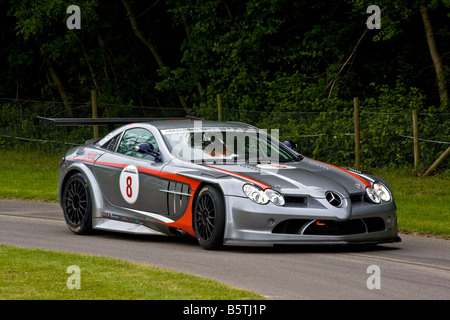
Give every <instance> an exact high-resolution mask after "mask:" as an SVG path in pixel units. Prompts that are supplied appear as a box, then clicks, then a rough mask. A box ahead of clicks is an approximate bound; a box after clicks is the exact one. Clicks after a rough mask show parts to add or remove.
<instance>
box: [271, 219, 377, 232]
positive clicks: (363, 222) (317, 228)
mask: <svg viewBox="0 0 450 320" xmlns="http://www.w3.org/2000/svg"><path fill="white" fill-rule="evenodd" d="M384 230H386V226H385V223H384V220H383V219H382V218H379V217H374V218H363V219H352V220H346V221H334V220H307V219H289V220H285V221H282V222H280V223H278V224H277V225H276V226H275V227H274V228H273V230H272V233H281V234H300V235H321V236H344V235H351V234H361V233H371V232H379V231H384Z"/></svg>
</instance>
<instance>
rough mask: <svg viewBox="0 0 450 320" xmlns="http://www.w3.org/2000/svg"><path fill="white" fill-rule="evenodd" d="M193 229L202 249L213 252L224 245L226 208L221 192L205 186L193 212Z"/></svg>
mask: <svg viewBox="0 0 450 320" xmlns="http://www.w3.org/2000/svg"><path fill="white" fill-rule="evenodd" d="M192 220H193V221H192V222H193V228H194V232H195V234H196V236H197V240H198V242H199V244H200V245H201V246H202V248H204V249H207V250H211V249H217V248H220V247H221V246H222V244H223V234H224V230H225V207H224V201H223V196H222V194H221V192H220V191H219V190H218V189H217V188H216V187H213V186H205V187H204V188H202V189H201V190H200V192H199V194H198V196H197V199H196V201H195V206H194V212H193V218H192Z"/></svg>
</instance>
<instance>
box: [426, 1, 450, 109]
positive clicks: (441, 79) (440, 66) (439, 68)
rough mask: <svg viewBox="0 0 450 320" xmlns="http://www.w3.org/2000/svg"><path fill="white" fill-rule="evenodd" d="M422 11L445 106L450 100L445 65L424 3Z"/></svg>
mask: <svg viewBox="0 0 450 320" xmlns="http://www.w3.org/2000/svg"><path fill="white" fill-rule="evenodd" d="M420 13H421V15H422V21H423V26H424V29H425V35H426V38H427V43H428V49H429V50H430V55H431V59H432V60H433V64H434V69H435V71H436V79H437V83H438V88H439V98H440V100H441V106H445V105H447V104H448V102H449V97H448V91H447V87H446V83H445V79H444V67H443V64H442V57H441V56H440V55H439V52H438V49H437V45H436V40H435V38H434V33H433V27H432V25H431V21H430V17H429V15H428V11H427V8H426V7H425V5H424V4H423V3H422V4H421V5H420Z"/></svg>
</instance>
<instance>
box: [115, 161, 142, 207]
mask: <svg viewBox="0 0 450 320" xmlns="http://www.w3.org/2000/svg"><path fill="white" fill-rule="evenodd" d="M119 186H120V193H121V194H122V197H123V198H124V199H125V201H126V202H128V203H129V204H133V203H135V202H136V200H137V198H138V195H139V172H138V169H137V168H136V167H135V166H133V165H129V166H127V167H125V168H124V169H123V170H122V173H121V174H120V178H119Z"/></svg>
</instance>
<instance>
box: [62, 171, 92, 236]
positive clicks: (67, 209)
mask: <svg viewBox="0 0 450 320" xmlns="http://www.w3.org/2000/svg"><path fill="white" fill-rule="evenodd" d="M62 206H63V212H64V218H65V220H66V223H67V226H68V227H69V229H70V230H71V231H72V232H73V233H76V234H88V233H90V232H91V231H92V197H91V189H90V187H89V184H88V183H87V179H86V177H85V176H84V174H82V173H80V172H78V173H75V174H73V175H72V176H70V177H69V179H68V180H67V182H66V184H65V185H64V189H63V194H62Z"/></svg>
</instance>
